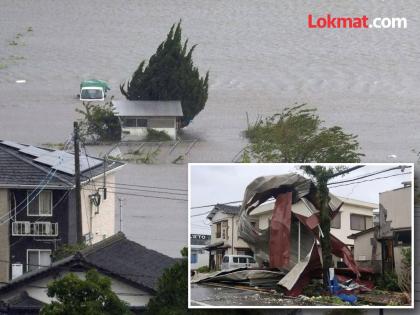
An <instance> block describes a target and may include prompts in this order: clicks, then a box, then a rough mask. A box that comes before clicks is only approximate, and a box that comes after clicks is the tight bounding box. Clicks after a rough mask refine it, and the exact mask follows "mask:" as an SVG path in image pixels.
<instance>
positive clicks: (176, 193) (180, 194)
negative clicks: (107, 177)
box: [107, 184, 188, 196]
mask: <svg viewBox="0 0 420 315" xmlns="http://www.w3.org/2000/svg"><path fill="white" fill-rule="evenodd" d="M107 186H111V187H112V188H115V189H123V190H129V191H144V192H151V193H160V194H166V195H179V196H188V194H186V193H178V192H167V191H159V190H148V189H138V188H124V187H120V186H116V185H113V184H107Z"/></svg>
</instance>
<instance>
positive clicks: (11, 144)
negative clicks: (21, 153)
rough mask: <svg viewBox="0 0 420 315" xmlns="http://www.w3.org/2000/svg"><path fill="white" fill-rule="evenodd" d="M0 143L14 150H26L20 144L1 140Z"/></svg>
mask: <svg viewBox="0 0 420 315" xmlns="http://www.w3.org/2000/svg"><path fill="white" fill-rule="evenodd" d="M1 143H3V144H4V145H7V146H8V147H11V148H15V149H24V148H26V146H25V145H22V144H19V143H16V142H13V141H8V140H3V141H2V142H1Z"/></svg>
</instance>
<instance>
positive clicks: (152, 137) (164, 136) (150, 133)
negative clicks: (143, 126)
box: [146, 128, 171, 141]
mask: <svg viewBox="0 0 420 315" xmlns="http://www.w3.org/2000/svg"><path fill="white" fill-rule="evenodd" d="M170 140H171V137H170V136H169V135H168V133H167V132H166V131H164V130H162V131H158V130H155V129H152V128H147V136H146V141H170Z"/></svg>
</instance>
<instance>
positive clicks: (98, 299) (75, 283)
mask: <svg viewBox="0 0 420 315" xmlns="http://www.w3.org/2000/svg"><path fill="white" fill-rule="evenodd" d="M47 295H48V296H49V297H51V298H55V300H54V301H52V302H51V303H50V304H47V305H45V306H44V307H43V308H42V309H41V315H81V314H89V315H102V314H105V315H124V314H131V312H130V309H129V307H128V305H127V304H126V303H125V302H123V301H121V300H120V299H119V298H118V296H117V295H116V294H115V293H114V292H113V291H112V290H111V280H110V279H109V278H107V277H103V276H101V275H100V274H99V273H98V272H97V271H96V270H89V271H88V272H86V279H85V280H84V279H80V278H79V277H78V276H76V275H75V274H73V273H69V274H67V275H65V276H64V277H63V278H61V279H58V280H55V281H53V282H52V283H50V284H49V285H48V291H47Z"/></svg>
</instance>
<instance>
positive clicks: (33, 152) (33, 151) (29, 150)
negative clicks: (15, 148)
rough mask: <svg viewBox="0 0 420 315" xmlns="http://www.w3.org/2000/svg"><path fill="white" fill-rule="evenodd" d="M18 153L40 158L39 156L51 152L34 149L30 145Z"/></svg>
mask: <svg viewBox="0 0 420 315" xmlns="http://www.w3.org/2000/svg"><path fill="white" fill-rule="evenodd" d="M19 151H20V152H22V153H26V154H29V155H32V156H36V157H40V156H43V155H45V154H48V153H50V152H51V151H48V150H44V149H40V148H37V147H34V146H32V145H30V146H27V147H25V148H23V149H20V150H19Z"/></svg>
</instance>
